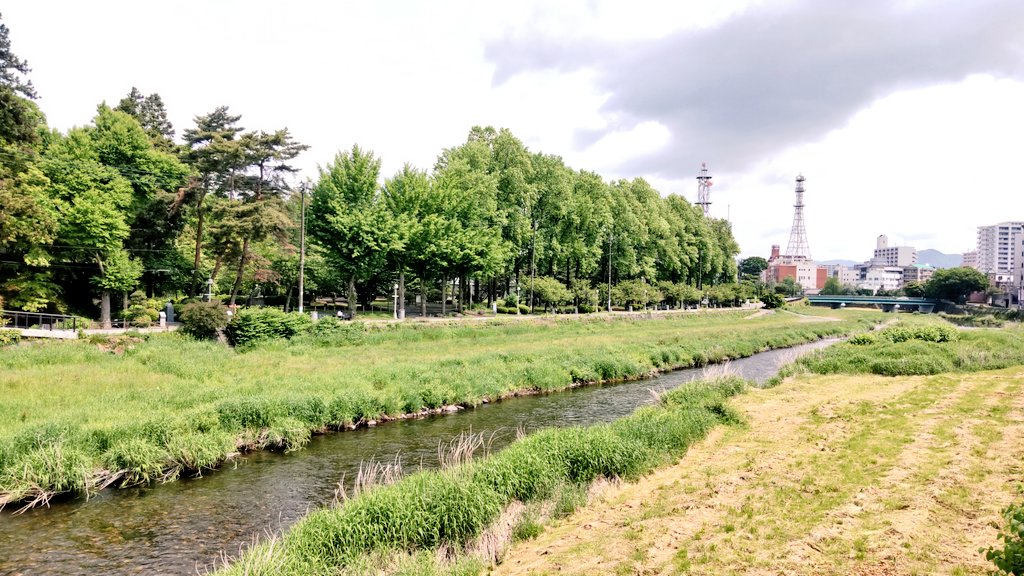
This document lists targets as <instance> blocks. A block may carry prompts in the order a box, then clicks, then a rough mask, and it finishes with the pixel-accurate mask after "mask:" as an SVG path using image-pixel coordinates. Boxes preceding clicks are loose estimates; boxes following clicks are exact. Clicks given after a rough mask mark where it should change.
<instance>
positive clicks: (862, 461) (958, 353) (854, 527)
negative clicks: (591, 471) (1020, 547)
mask: <svg viewBox="0 0 1024 576" xmlns="http://www.w3.org/2000/svg"><path fill="white" fill-rule="evenodd" d="M897 357H905V358H912V359H914V361H913V362H908V363H905V364H901V365H900V367H901V368H902V370H903V371H905V372H912V371H913V370H919V371H922V372H924V373H926V374H930V372H931V371H933V370H934V367H935V366H936V363H939V364H942V363H944V362H949V363H951V366H952V367H946V366H945V365H944V364H943V367H944V368H943V372H942V373H938V374H932V375H896V376H883V375H879V374H872V372H873V371H875V372H879V371H882V372H884V371H887V370H889V368H890V367H891V366H892V364H891V362H890V361H891V360H892V359H893V358H897ZM1000 363H1001V364H1004V365H1006V366H1009V367H1006V368H1002V369H999V370H989V371H978V370H982V369H983V368H985V367H986V366H989V365H993V364H1000ZM1022 363H1024V331H1022V330H1021V329H1020V328H1010V329H1006V330H977V331H965V332H961V333H960V338H959V339H958V340H957V341H956V342H943V343H924V342H921V341H906V342H901V343H892V342H890V343H888V344H887V345H886V344H882V343H880V342H879V341H875V342H863V343H861V344H852V343H851V344H841V345H838V346H835V347H832V348H831V349H829V350H826V351H822V352H819V353H815V354H813V355H809V356H807V357H805V358H804V359H803V360H801V361H800V362H799V363H798V366H797V368H796V369H795V370H794V372H795V373H796V375H795V376H790V377H788V378H786V379H785V380H783V381H782V382H780V383H779V385H778V386H777V387H775V388H772V389H768V390H762V391H756V392H752V393H748V394H746V395H742V396H738V397H736V398H735V399H734V400H732V401H731V402H730V405H731V406H732V407H733V408H734V409H736V410H737V411H738V412H739V413H740V414H742V415H743V416H744V418H745V419H746V422H747V425H746V427H726V428H719V429H718V430H716V431H715V432H713V433H712V434H711V436H709V438H708V439H707V440H706V441H704V442H701V443H698V444H696V445H695V446H693V447H692V448H691V449H690V451H689V452H688V453H687V454H686V456H685V457H683V458H682V459H681V460H680V461H679V462H678V463H677V464H676V465H674V466H670V467H667V468H663V469H660V470H658V471H656V472H655V473H653V474H651V475H649V476H647V477H645V478H643V479H642V480H640V481H639V482H636V483H629V484H622V485H620V486H616V487H613V488H610V489H608V490H606V491H604V492H603V493H602V494H601V495H600V497H598V498H597V499H596V500H595V501H593V502H592V503H591V504H590V505H589V506H587V507H585V508H584V509H582V510H581V511H579V512H577V513H576V514H574V515H573V516H571V517H570V518H568V519H564V520H559V521H556V522H554V523H553V524H551V525H549V526H548V527H546V528H545V529H544V530H543V531H541V532H540V533H539V534H538V535H537V536H536V537H535V538H534V539H531V540H527V541H521V542H519V543H518V544H516V545H514V546H513V547H512V548H511V549H510V550H509V551H508V552H507V553H506V554H505V557H504V562H503V563H502V564H501V565H499V566H497V567H496V568H494V569H493V570H487V571H486V572H488V573H492V574H495V575H498V574H502V575H504V574H532V575H543V574H581V575H582V574H808V575H810V574H859V575H896V574H900V575H902V574H952V575H967V574H979V575H980V574H988V573H990V572H991V571H992V570H993V569H994V566H993V565H992V564H991V563H989V562H988V561H987V560H986V559H985V557H984V555H983V554H981V553H979V549H980V548H986V547H988V546H995V545H996V544H997V538H996V536H997V532H998V528H999V527H1000V526H1003V525H1004V521H1003V520H1002V519H1001V518H1000V511H1001V510H1002V508H1003V507H1004V506H1006V505H1007V504H1009V503H1010V502H1012V501H1015V500H1018V499H1019V495H1018V494H1017V491H1016V487H1017V485H1018V484H1019V483H1020V481H1021V475H1020V471H1021V461H1022V458H1024V396H1022V387H1024V367H1022V366H1021V364H1022ZM872 366H875V367H876V368H878V369H877V370H873V369H872Z"/></svg>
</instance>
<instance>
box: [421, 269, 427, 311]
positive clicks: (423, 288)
mask: <svg viewBox="0 0 1024 576" xmlns="http://www.w3.org/2000/svg"><path fill="white" fill-rule="evenodd" d="M426 276H427V275H426V273H425V272H424V271H422V270H421V271H420V316H422V317H424V318H426V317H427V280H426Z"/></svg>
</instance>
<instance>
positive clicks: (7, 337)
mask: <svg viewBox="0 0 1024 576" xmlns="http://www.w3.org/2000/svg"><path fill="white" fill-rule="evenodd" d="M20 341H21V332H18V331H17V330H12V329H10V328H8V329H6V330H3V329H0V346H10V345H12V344H17V343H18V342H20Z"/></svg>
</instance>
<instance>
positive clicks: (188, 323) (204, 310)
mask: <svg viewBox="0 0 1024 576" xmlns="http://www.w3.org/2000/svg"><path fill="white" fill-rule="evenodd" d="M179 319H180V320H181V330H182V331H183V332H184V333H186V334H188V335H190V336H192V337H193V338H198V339H200V340H210V339H214V338H216V337H217V335H218V334H219V333H220V331H221V330H223V329H224V328H226V327H227V325H228V309H227V308H225V307H224V305H223V304H221V303H220V301H218V300H214V301H212V302H191V303H189V304H186V305H185V307H184V308H183V309H182V310H181V315H180V317H179Z"/></svg>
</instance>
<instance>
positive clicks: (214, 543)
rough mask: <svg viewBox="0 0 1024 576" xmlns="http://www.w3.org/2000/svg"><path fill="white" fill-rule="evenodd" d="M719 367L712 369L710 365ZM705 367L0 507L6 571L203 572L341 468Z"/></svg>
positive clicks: (549, 420) (329, 493)
mask: <svg viewBox="0 0 1024 576" xmlns="http://www.w3.org/2000/svg"><path fill="white" fill-rule="evenodd" d="M830 343H831V342H830V341H819V342H813V343H810V344H805V345H802V346H797V347H795V348H789V349H785V350H775V351H771V352H765V353H762V354H757V355H755V356H752V357H750V358H744V359H741V360H734V361H732V362H731V363H730V364H729V366H728V369H729V371H731V372H732V373H734V374H737V375H739V376H742V377H744V378H747V379H750V380H754V381H758V382H763V381H765V380H767V379H768V378H770V377H771V376H773V375H774V374H775V373H776V372H777V370H778V368H779V367H780V366H781V365H782V364H783V363H785V362H787V361H789V360H792V359H793V358H794V357H795V356H796V355H798V354H800V353H803V352H807V351H809V350H812V349H816V348H820V347H823V346H827V345H828V344H830ZM712 370H714V368H712ZM701 373H702V371H701V370H699V369H698V370H681V371H678V372H671V373H668V374H665V375H663V376H660V377H658V378H654V379H650V380H640V381H635V382H626V383H622V384H611V385H605V386H584V387H581V388H576V389H573V390H570V391H566V392H559V393H554V394H548V395H544V396H526V397H521V398H514V399H510V400H506V401H504V402H497V403H493V404H485V405H482V406H480V407H479V408H475V409H467V410H464V411H461V412H458V413H456V414H452V415H448V416H434V417H430V418H424V419H418V420H399V421H395V422H389V423H387V424H384V425H381V426H377V427H375V428H361V429H358V430H355V431H351V432H343V433H334V434H326V435H323V436H316V437H314V438H313V440H312V441H311V442H310V443H309V445H308V446H307V447H306V448H305V449H304V450H301V451H298V452H294V453H291V454H282V453H277V452H258V453H253V454H249V455H247V456H246V457H245V458H243V459H241V460H239V461H237V462H235V463H229V464H227V465H226V466H225V467H224V468H223V469H221V470H218V471H216V472H212V473H210V474H208V475H207V476H206V477H204V478H198V479H187V480H179V481H177V482H172V483H169V484H162V485H156V486H150V487H145V488H137V489H127V490H106V491H104V492H102V493H100V494H99V495H97V496H94V497H93V498H91V499H89V500H88V501H85V500H80V499H76V500H71V501H66V502H59V503H55V504H52V505H51V506H50V507H49V508H42V509H38V510H32V511H29V512H27V513H25V514H21V515H14V514H11V513H10V512H9V511H5V512H0V574H3V575H5V576H7V575H26V576H27V575H44V574H45V575H62V574H197V573H205V572H206V571H207V570H208V569H210V568H213V567H214V564H215V563H216V562H217V561H218V559H219V558H220V557H221V556H222V554H223V553H225V552H226V553H227V554H230V555H237V553H238V551H239V548H240V547H242V546H245V545H246V544H248V543H250V542H252V540H253V538H257V537H259V536H261V535H264V534H266V533H268V532H275V531H280V530H281V529H282V528H285V527H287V526H288V525H290V524H292V523H293V522H295V520H297V519H298V518H300V517H301V516H303V515H304V514H305V513H306V512H307V511H308V510H310V509H313V508H317V507H319V506H322V505H324V504H325V503H327V502H330V501H331V500H332V499H333V497H334V490H335V488H336V486H337V483H338V480H339V479H341V477H342V475H345V476H346V477H347V478H349V479H351V478H353V477H354V476H355V474H356V472H357V471H358V469H359V465H360V462H363V461H366V460H370V459H375V460H378V461H390V460H393V459H394V457H395V455H396V454H400V455H401V459H402V462H403V466H404V469H405V470H406V471H407V472H408V471H410V470H414V469H417V468H418V467H419V466H421V465H422V466H423V467H426V468H430V467H434V466H435V465H436V461H437V449H438V445H439V444H440V443H447V442H449V441H450V440H452V439H453V438H455V437H456V436H458V435H459V434H460V433H462V432H469V431H472V432H474V433H481V432H482V433H484V434H486V436H487V437H488V438H489V439H491V444H490V447H491V450H496V449H499V448H501V447H503V446H505V445H507V444H508V443H509V442H511V441H512V440H514V439H515V437H516V430H517V429H519V428H521V429H525V430H527V431H530V430H535V429H537V428H541V427H548V426H572V425H577V424H593V423H597V422H607V421H610V420H614V419H616V418H619V417H622V416H625V415H626V414H629V413H631V412H632V411H633V410H635V409H636V408H637V407H639V406H642V405H644V404H649V403H651V402H653V400H654V396H653V395H652V394H651V390H662V389H669V388H674V387H676V386H678V385H680V384H682V383H685V382H688V381H690V380H692V379H694V378H696V377H698V376H700V375H701Z"/></svg>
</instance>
